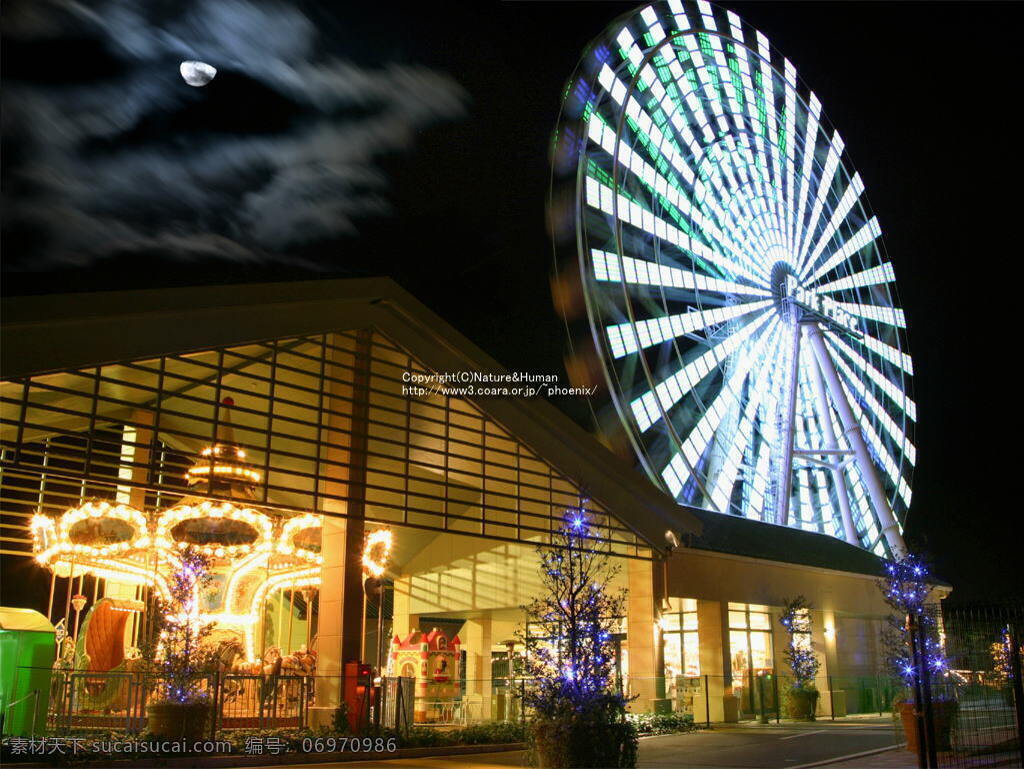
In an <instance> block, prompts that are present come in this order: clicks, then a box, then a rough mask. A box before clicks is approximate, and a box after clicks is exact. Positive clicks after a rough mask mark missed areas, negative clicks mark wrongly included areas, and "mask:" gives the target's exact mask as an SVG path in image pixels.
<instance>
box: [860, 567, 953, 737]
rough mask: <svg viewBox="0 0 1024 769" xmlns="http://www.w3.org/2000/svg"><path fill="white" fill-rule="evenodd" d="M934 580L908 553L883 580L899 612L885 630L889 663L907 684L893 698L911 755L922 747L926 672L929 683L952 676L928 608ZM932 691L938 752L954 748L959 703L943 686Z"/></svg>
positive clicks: (889, 599) (886, 593)
mask: <svg viewBox="0 0 1024 769" xmlns="http://www.w3.org/2000/svg"><path fill="white" fill-rule="evenodd" d="M929 577H930V571H929V569H928V567H927V565H926V564H925V563H924V561H923V559H922V558H921V557H920V556H918V555H916V554H914V553H908V554H907V555H905V556H903V557H902V558H898V559H895V560H892V561H886V562H885V576H884V577H883V578H882V579H881V580H880V581H879V588H880V589H881V591H882V594H883V597H884V599H885V602H886V603H887V604H888V605H889V606H890V607H891V608H892V609H893V612H894V613H893V614H891V615H890V616H889V617H888V619H887V621H886V627H885V628H884V630H883V631H882V647H883V649H884V657H885V663H886V666H887V667H888V669H889V672H890V673H891V674H892V675H893V677H894V678H897V679H899V680H900V681H902V683H903V689H902V690H901V691H900V692H899V693H897V695H896V696H895V698H894V700H893V716H894V717H895V716H898V717H899V719H900V722H901V724H902V726H903V732H904V735H905V737H906V740H907V750H909V751H912V752H917V750H918V748H919V742H918V719H919V717H921V715H922V714H921V713H920V712H918V706H917V705H916V703H915V698H914V690H915V689H917V688H919V686H920V684H921V683H922V682H921V680H920V678H921V671H923V672H924V674H925V675H926V676H928V681H929V683H931V682H932V681H934V682H935V683H936V684H938V682H939V679H940V677H943V676H945V675H947V674H948V671H947V670H946V660H945V657H944V655H943V653H942V645H941V642H940V640H939V630H938V622H937V620H936V617H935V615H934V614H933V613H932V612H931V611H929V610H928V606H927V599H928V595H929V593H930V592H931V583H930V582H929ZM912 641H913V642H914V643H913V645H912ZM915 648H916V652H917V653H916V656H915V653H914V652H915ZM931 688H932V697H931V711H932V723H933V730H934V736H935V749H936V750H949V749H950V747H951V745H950V737H951V735H952V731H953V726H954V724H955V720H956V714H957V711H958V709H959V703H958V702H957V700H956V699H955V698H953V697H950V696H948V695H944V694H942V693H940V691H941V690H940V688H939V687H938V686H932V687H931ZM942 688H943V689H944V688H945V687H942Z"/></svg>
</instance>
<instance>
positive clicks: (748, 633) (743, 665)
mask: <svg viewBox="0 0 1024 769" xmlns="http://www.w3.org/2000/svg"><path fill="white" fill-rule="evenodd" d="M771 628H772V624H771V616H770V615H769V613H768V609H767V607H765V606H756V605H752V604H742V603H730V604H729V659H730V660H731V664H732V687H733V692H734V694H735V695H736V696H737V697H738V698H739V701H740V709H741V711H745V712H752V711H753V710H754V709H755V708H754V694H755V692H754V686H755V683H754V682H755V680H756V679H757V678H758V677H759V676H764V675H770V674H772V673H773V672H774V668H775V665H774V662H773V655H772V632H771Z"/></svg>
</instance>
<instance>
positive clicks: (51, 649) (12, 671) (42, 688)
mask: <svg viewBox="0 0 1024 769" xmlns="http://www.w3.org/2000/svg"><path fill="white" fill-rule="evenodd" d="M54 638H55V631H54V627H53V625H51V624H50V622H49V620H47V619H46V617H44V616H43V615H42V614H40V613H39V612H37V611H34V610H32V609H17V608H12V607H8V606H3V607H0V722H2V724H3V727H2V729H0V732H2V733H3V735H4V736H5V737H6V736H8V735H10V736H14V737H29V736H34V735H36V734H38V733H40V732H42V731H43V730H44V729H45V726H46V707H47V700H48V697H49V693H50V674H51V670H52V668H53V662H54V657H55V655H56V648H57V645H56V642H55V640H54Z"/></svg>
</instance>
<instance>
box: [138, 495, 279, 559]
mask: <svg viewBox="0 0 1024 769" xmlns="http://www.w3.org/2000/svg"><path fill="white" fill-rule="evenodd" d="M201 518H227V519H229V520H232V521H239V522H241V523H245V524H248V525H249V526H251V527H252V528H253V529H255V530H256V535H257V536H256V539H255V541H253V542H252V543H248V544H240V545H227V546H224V545H194V547H195V548H196V549H197V550H199V551H200V552H201V553H204V554H206V555H211V556H214V557H224V556H228V557H232V558H234V557H236V556H239V555H248V554H249V553H251V552H253V551H254V550H269V549H272V548H273V539H274V537H273V534H274V522H273V521H272V520H271V519H270V517H269V516H267V515H265V514H264V513H261V512H259V511H257V510H254V509H252V508H251V507H236V506H235V505H233V504H231V503H230V502H211V501H205V502H201V503H199V504H198V505H176V506H175V507H172V508H171V509H170V510H168V511H167V512H165V513H164V514H163V515H161V516H160V518H158V519H157V522H156V531H155V538H156V541H157V545H158V546H159V545H161V544H162V543H164V542H166V543H167V545H165V546H169V545H170V542H171V537H172V536H173V534H172V533H171V532H172V530H173V529H174V527H175V526H177V525H178V524H179V523H182V522H183V521H188V520H195V519H201ZM187 545H188V543H186V542H178V543H177V547H178V548H179V549H181V548H184V547H187ZM218 550H219V551H220V552H219V553H218Z"/></svg>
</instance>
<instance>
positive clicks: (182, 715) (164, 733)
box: [146, 702, 213, 740]
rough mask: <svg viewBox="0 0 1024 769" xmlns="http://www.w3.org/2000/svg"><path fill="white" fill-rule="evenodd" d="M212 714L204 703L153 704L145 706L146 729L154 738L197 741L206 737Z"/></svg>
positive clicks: (208, 706) (207, 704)
mask: <svg viewBox="0 0 1024 769" xmlns="http://www.w3.org/2000/svg"><path fill="white" fill-rule="evenodd" d="M212 714H213V706H212V705H210V704H209V703H206V702H188V703H178V702H153V703H150V704H149V705H147V706H146V728H147V730H148V731H149V732H150V733H151V734H153V735H154V736H156V737H165V738H167V739H172V740H178V739H181V738H183V737H184V738H185V739H190V740H198V739H202V738H203V737H205V736H206V735H207V733H208V730H209V724H210V716H211V715H212Z"/></svg>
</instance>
